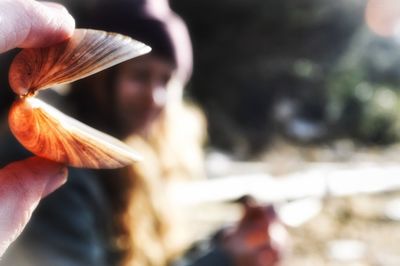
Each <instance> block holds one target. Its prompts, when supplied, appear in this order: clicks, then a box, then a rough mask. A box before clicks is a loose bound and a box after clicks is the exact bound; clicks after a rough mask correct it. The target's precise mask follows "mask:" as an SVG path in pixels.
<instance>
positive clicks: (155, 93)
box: [116, 55, 175, 134]
mask: <svg viewBox="0 0 400 266" xmlns="http://www.w3.org/2000/svg"><path fill="white" fill-rule="evenodd" d="M174 70H175V67H174V65H173V64H172V63H171V62H169V61H167V60H166V59H163V58H161V57H158V56H154V55H145V56H141V57H139V58H135V59H133V60H130V61H127V62H125V63H123V64H121V66H120V67H119V68H118V74H117V79H116V93H117V96H116V101H117V116H118V119H119V120H120V121H119V123H120V124H121V125H122V127H123V128H125V129H126V133H127V134H131V133H142V132H144V131H145V130H146V129H147V128H148V126H149V125H150V124H151V122H152V121H153V120H154V119H155V118H157V116H158V115H159V114H160V112H161V111H162V109H163V108H164V106H165V104H166V100H167V95H166V93H167V91H166V90H167V83H168V81H169V80H170V78H171V76H172V73H173V71H174Z"/></svg>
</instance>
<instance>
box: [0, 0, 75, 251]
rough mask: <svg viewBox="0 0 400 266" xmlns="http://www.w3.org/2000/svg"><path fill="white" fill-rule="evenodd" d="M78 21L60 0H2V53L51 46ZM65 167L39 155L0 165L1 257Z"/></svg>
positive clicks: (57, 184) (63, 177) (61, 179)
mask: <svg viewBox="0 0 400 266" xmlns="http://www.w3.org/2000/svg"><path fill="white" fill-rule="evenodd" d="M74 28H75V21H74V19H73V18H72V17H71V15H70V14H69V13H68V11H67V10H66V9H65V8H64V7H63V6H62V5H59V4H56V3H50V2H36V1H33V0H0V53H2V52H6V51H8V50H10V49H13V48H15V47H20V48H29V47H31V48H33V47H44V46H49V45H52V44H55V43H58V42H61V41H63V40H65V39H67V38H68V37H70V36H71V35H72V33H73V31H74ZM66 177H67V170H66V167H65V166H63V165H61V164H58V163H55V162H51V161H48V160H45V159H41V158H39V157H32V158H30V159H27V160H24V161H20V162H15V163H12V164H10V165H8V166H6V167H5V168H3V169H0V203H1V204H0V257H1V255H2V254H3V253H4V251H5V250H6V248H7V247H8V246H9V245H10V244H11V242H12V241H14V240H15V239H16V238H17V237H18V235H19V234H20V233H21V232H22V230H23V228H24V227H25V225H26V224H27V222H28V221H29V218H30V217H31V214H32V212H33V210H34V209H35V208H36V206H37V205H38V203H39V201H40V200H41V199H42V198H43V197H45V196H46V195H48V194H49V193H51V192H52V191H54V190H55V189H57V188H58V187H60V186H61V185H62V184H64V183H65V181H66Z"/></svg>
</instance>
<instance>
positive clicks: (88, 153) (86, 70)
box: [8, 29, 151, 168]
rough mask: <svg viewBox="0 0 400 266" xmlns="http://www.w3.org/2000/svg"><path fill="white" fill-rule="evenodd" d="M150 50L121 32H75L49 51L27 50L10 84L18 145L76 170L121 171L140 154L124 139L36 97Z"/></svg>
mask: <svg viewBox="0 0 400 266" xmlns="http://www.w3.org/2000/svg"><path fill="white" fill-rule="evenodd" d="M150 50H151V48H150V47H148V46H146V45H145V44H143V43H140V42H138V41H135V40H133V39H131V38H129V37H126V36H123V35H121V34H117V33H108V32H104V31H98V30H91V29H76V30H75V32H74V34H73V36H72V37H71V39H69V40H67V41H65V42H62V43H59V44H57V45H54V46H50V47H47V48H37V49H23V50H22V51H21V52H20V53H19V54H18V55H17V56H16V57H15V58H14V60H13V62H12V64H11V67H10V72H9V82H10V85H11V88H12V89H13V91H14V92H15V93H17V94H18V95H20V98H19V99H18V100H16V101H15V102H14V104H13V105H12V107H11V110H10V112H9V117H8V121H9V125H10V128H11V131H12V133H13V134H14V136H15V137H16V138H17V139H18V141H19V142H20V143H21V144H22V145H23V146H24V147H25V148H27V149H28V150H29V151H31V152H33V153H34V154H36V155H38V156H40V157H44V158H47V159H50V160H53V161H57V162H60V163H65V164H67V165H70V166H74V167H83V168H117V167H122V166H126V165H129V164H131V163H133V162H135V161H137V160H139V159H140V156H139V155H138V154H137V153H136V152H134V151H133V150H132V149H131V148H130V147H129V146H127V145H125V144H124V143H122V142H121V141H119V140H117V139H115V138H113V137H111V136H109V135H106V134H104V133H102V132H100V131H98V130H96V129H93V128H91V127H89V126H87V125H85V124H83V123H81V122H79V121H77V120H75V119H73V118H71V117H69V116H67V115H65V114H63V113H61V112H60V111H58V110H57V109H55V108H54V107H51V106H50V105H48V104H46V103H45V102H43V101H41V100H39V99H36V98H35V97H33V96H34V95H35V94H36V92H37V91H38V90H42V89H46V88H49V87H52V86H55V85H60V84H65V83H68V82H72V81H75V80H78V79H81V78H84V77H87V76H89V75H91V74H94V73H96V72H99V71H101V70H104V69H106V68H108V67H111V66H113V65H116V64H118V63H121V62H123V61H125V60H129V59H131V58H133V57H136V56H139V55H142V54H145V53H147V52H149V51H150Z"/></svg>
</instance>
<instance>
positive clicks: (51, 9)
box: [0, 0, 75, 53]
mask: <svg viewBox="0 0 400 266" xmlns="http://www.w3.org/2000/svg"><path fill="white" fill-rule="evenodd" d="M0 22H1V25H4V26H2V28H1V29H0V53H1V52H5V51H7V50H10V49H12V48H15V47H21V48H28V47H43V46H49V45H52V44H54V43H57V42H61V41H63V40H65V39H67V38H68V37H70V36H71V35H72V33H73V30H74V28H75V21H74V19H73V18H72V16H71V15H70V14H69V13H68V11H67V9H65V7H63V6H62V5H59V4H56V3H50V2H37V1H34V0H0Z"/></svg>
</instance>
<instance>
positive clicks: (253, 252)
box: [221, 197, 286, 266]
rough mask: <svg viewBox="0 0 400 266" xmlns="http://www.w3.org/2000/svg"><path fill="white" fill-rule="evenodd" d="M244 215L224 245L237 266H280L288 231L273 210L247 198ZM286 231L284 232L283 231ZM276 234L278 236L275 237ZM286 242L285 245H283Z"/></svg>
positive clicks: (227, 232)
mask: <svg viewBox="0 0 400 266" xmlns="http://www.w3.org/2000/svg"><path fill="white" fill-rule="evenodd" d="M241 203H242V204H243V206H244V214H243V217H242V219H241V220H240V221H239V223H238V224H237V225H235V226H233V227H231V228H228V229H226V230H225V231H224V232H223V235H222V238H221V244H222V246H223V247H224V248H225V250H226V251H227V252H228V253H229V254H230V255H231V257H232V259H233V261H234V265H235V266H247V265H252V266H273V265H277V263H278V262H279V261H280V257H281V256H282V253H283V251H284V249H285V248H286V247H285V243H282V242H285V241H284V239H278V238H277V237H276V236H277V234H276V233H277V231H275V230H279V231H280V232H279V233H280V235H282V233H283V234H285V233H286V231H285V229H284V228H283V227H281V225H280V223H279V221H278V219H277V215H276V213H275V211H274V208H273V207H272V206H262V205H259V204H258V203H257V202H256V201H255V200H254V199H252V198H248V197H246V198H243V200H241ZM281 230H283V231H281ZM274 233H275V234H274ZM282 240H283V241H282Z"/></svg>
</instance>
